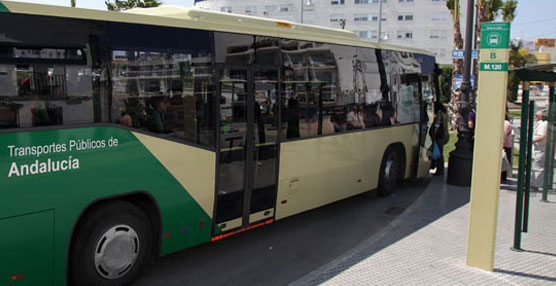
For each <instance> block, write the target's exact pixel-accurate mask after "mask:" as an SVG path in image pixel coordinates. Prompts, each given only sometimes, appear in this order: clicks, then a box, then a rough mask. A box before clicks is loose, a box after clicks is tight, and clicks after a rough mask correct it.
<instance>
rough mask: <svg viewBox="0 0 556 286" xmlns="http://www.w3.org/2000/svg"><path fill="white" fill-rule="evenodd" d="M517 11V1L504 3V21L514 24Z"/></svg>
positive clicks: (511, 0) (509, 0) (507, 0)
mask: <svg viewBox="0 0 556 286" xmlns="http://www.w3.org/2000/svg"><path fill="white" fill-rule="evenodd" d="M516 9H517V1H516V0H506V2H504V6H502V20H503V21H504V22H512V21H513V20H514V18H515V10H516Z"/></svg>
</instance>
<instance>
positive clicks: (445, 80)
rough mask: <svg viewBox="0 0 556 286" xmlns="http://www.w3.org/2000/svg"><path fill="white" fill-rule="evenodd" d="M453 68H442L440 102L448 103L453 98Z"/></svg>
mask: <svg viewBox="0 0 556 286" xmlns="http://www.w3.org/2000/svg"><path fill="white" fill-rule="evenodd" d="M453 69H454V68H453V67H452V66H444V67H442V73H441V74H440V75H439V76H438V84H439V85H440V86H439V89H438V92H439V96H440V102H442V103H448V102H450V99H451V97H452V92H451V90H452V71H453Z"/></svg>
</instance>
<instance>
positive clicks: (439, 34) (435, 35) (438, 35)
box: [430, 30, 447, 39]
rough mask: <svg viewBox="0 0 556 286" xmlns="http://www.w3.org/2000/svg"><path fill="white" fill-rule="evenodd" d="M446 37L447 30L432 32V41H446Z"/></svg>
mask: <svg viewBox="0 0 556 286" xmlns="http://www.w3.org/2000/svg"><path fill="white" fill-rule="evenodd" d="M446 36H447V33H446V30H431V33H430V38H431V39H446Z"/></svg>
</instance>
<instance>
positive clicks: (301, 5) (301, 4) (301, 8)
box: [299, 0, 303, 24]
mask: <svg viewBox="0 0 556 286" xmlns="http://www.w3.org/2000/svg"><path fill="white" fill-rule="evenodd" d="M299 11H300V13H301V15H300V17H299V18H300V21H299V23H301V24H303V0H301V3H299Z"/></svg>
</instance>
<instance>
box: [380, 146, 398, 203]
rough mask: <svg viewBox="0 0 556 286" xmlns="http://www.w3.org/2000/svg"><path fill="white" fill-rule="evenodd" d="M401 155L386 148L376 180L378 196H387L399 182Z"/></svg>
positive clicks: (394, 150)
mask: <svg viewBox="0 0 556 286" xmlns="http://www.w3.org/2000/svg"><path fill="white" fill-rule="evenodd" d="M400 161H401V155H400V154H399V152H398V151H397V150H396V149H395V148H388V149H386V152H385V153H384V156H383V157H382V163H381V164H380V176H379V180H378V195H379V196H381V197H384V196H388V195H390V194H391V193H392V190H393V189H394V187H395V186H396V183H397V182H398V181H399V180H400V178H401V176H402V174H401V167H400V166H401V163H400Z"/></svg>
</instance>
